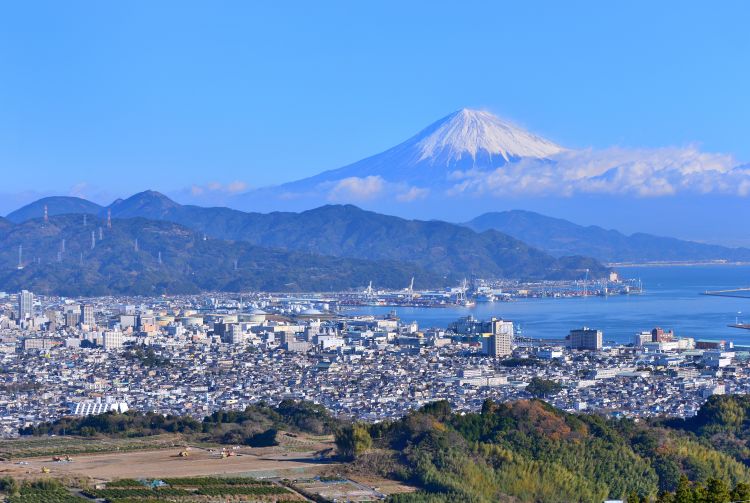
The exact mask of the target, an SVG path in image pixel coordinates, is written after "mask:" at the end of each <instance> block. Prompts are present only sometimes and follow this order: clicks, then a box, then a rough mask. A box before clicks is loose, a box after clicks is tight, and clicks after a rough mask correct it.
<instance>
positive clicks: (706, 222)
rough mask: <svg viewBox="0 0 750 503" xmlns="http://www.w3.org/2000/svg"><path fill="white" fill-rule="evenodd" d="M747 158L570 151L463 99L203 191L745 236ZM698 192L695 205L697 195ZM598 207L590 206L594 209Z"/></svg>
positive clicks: (226, 199) (694, 152)
mask: <svg viewBox="0 0 750 503" xmlns="http://www.w3.org/2000/svg"><path fill="white" fill-rule="evenodd" d="M748 196H750V164H742V163H741V162H739V161H737V160H736V159H735V158H734V157H733V156H732V155H728V154H722V153H711V152H704V151H701V150H700V149H698V148H697V147H696V146H695V145H687V146H683V147H675V146H668V147H662V148H622V147H610V148H604V149H592V148H584V149H572V148H565V147H563V146H561V145H559V144H557V143H555V142H554V141H551V140H548V139H546V138H543V137H541V136H539V135H536V134H534V133H532V132H529V131H527V130H525V129H523V128H521V127H518V126H516V125H514V124H512V123H510V122H508V121H505V120H503V119H501V118H499V117H497V116H495V115H493V114H491V113H489V112H486V111H481V110H472V109H466V108H465V109H461V110H458V111H456V112H453V113H452V114H450V115H448V116H446V117H443V118H442V119H440V120H438V121H437V122H434V123H433V124H431V125H429V126H427V127H426V128H424V129H422V130H421V131H419V132H418V133H417V134H415V135H414V136H412V137H411V138H409V139H407V140H406V141H404V142H402V143H400V144H398V145H396V146H395V147H393V148H390V149H388V150H386V151H384V152H381V153H379V154H376V155H373V156H371V157H367V158H365V159H362V160H360V161H357V162H355V163H353V164H349V165H347V166H344V167H341V168H338V169H332V170H329V171H324V172H322V173H320V174H317V175H314V176H311V177H308V178H304V179H301V180H297V181H292V182H289V183H284V184H282V185H278V186H274V187H266V188H259V189H255V190H252V191H250V192H245V193H242V194H237V195H234V196H226V195H224V196H221V195H220V196H218V197H220V198H221V199H220V200H211V201H196V202H199V204H205V203H206V202H209V203H210V204H220V205H225V206H231V207H234V208H238V209H242V210H253V211H269V210H283V211H290V210H291V211H303V210H308V209H311V208H315V207H318V206H321V205H323V204H330V203H336V204H341V203H344V204H354V205H357V206H360V207H363V208H365V209H368V210H373V211H379V212H384V213H388V214H392V215H399V216H402V217H407V218H421V219H433V218H439V219H445V220H449V221H454V222H456V221H466V220H469V219H471V218H473V217H475V216H476V215H477V214H479V213H484V212H491V211H501V210H510V209H525V210H530V211H535V212H538V213H545V214H552V215H555V216H557V217H561V218H565V219H568V220H573V221H579V222H582V223H586V224H593V225H600V226H603V227H617V228H619V229H621V230H623V231H625V232H631V233H632V232H648V233H652V234H661V235H674V236H676V237H680V238H682V239H691V240H697V241H704V242H713V243H720V244H735V245H745V246H747V245H750V241H743V240H740V241H737V236H739V235H743V234H742V233H743V232H744V233H745V234H747V233H750V224H744V223H743V224H742V226H743V227H742V229H743V230H742V231H741V232H739V229H738V228H737V227H736V226H735V227H732V226H727V225H726V222H727V219H726V218H725V216H726V215H727V214H735V213H736V212H737V211H738V209H740V210H742V211H744V209H745V208H746V204H747V197H748ZM699 200H700V201H703V203H701V204H696V201H699ZM592 209H595V210H594V211H592Z"/></svg>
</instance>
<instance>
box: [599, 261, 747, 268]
mask: <svg viewBox="0 0 750 503" xmlns="http://www.w3.org/2000/svg"><path fill="white" fill-rule="evenodd" d="M748 265H750V262H730V261H726V260H718V261H707V262H698V261H674V262H610V263H607V264H605V266H606V267H621V268H628V267H699V266H748Z"/></svg>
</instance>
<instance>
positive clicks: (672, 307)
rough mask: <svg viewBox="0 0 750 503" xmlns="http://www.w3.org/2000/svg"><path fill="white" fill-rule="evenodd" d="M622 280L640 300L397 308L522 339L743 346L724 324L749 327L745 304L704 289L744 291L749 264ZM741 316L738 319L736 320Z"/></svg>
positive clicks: (639, 270) (740, 333)
mask: <svg viewBox="0 0 750 503" xmlns="http://www.w3.org/2000/svg"><path fill="white" fill-rule="evenodd" d="M621 273H622V275H623V276H624V277H628V278H640V279H641V280H642V281H643V287H644V293H643V294H641V295H631V296H613V297H586V298H569V299H523V300H518V301H515V302H496V303H478V304H477V305H476V306H474V307H471V308H465V307H450V308H442V309H423V308H400V309H398V310H397V314H398V315H399V316H400V317H401V318H402V319H404V320H407V321H410V320H416V321H417V322H419V324H420V326H421V327H431V326H432V327H446V326H447V325H448V324H449V323H450V322H452V321H454V320H455V319H457V318H459V317H461V316H467V315H469V314H471V315H473V316H474V317H476V318H480V319H485V318H489V317H491V316H498V317H503V318H506V319H510V320H513V321H514V322H516V323H517V324H518V325H520V327H521V329H522V331H523V335H524V336H526V337H533V338H544V339H560V338H563V337H565V335H566V334H567V333H568V332H569V331H570V330H571V329H572V328H578V327H581V326H582V325H586V326H588V327H592V328H599V329H602V330H603V331H604V339H605V341H614V342H618V343H629V342H632V340H633V335H634V334H635V333H636V332H639V331H642V330H650V329H652V328H654V327H656V326H659V327H662V328H665V329H673V330H674V331H675V333H676V334H677V335H678V336H682V337H694V338H695V339H696V340H699V339H710V340H728V341H733V342H734V343H735V344H736V345H742V346H744V345H750V331H747V330H740V329H737V328H731V327H729V326H728V325H730V324H732V323H735V322H736V321H737V320H738V319H739V321H742V320H743V319H747V320H750V299H739V298H728V297H708V296H705V295H702V293H704V292H705V291H707V290H723V289H732V288H742V287H747V286H750V265H698V266H692V267H687V266H674V265H672V266H649V267H635V266H634V267H629V268H626V269H624V270H623V271H621ZM388 311H390V308H384V307H366V308H358V309H357V310H356V311H355V312H357V313H362V314H385V313H387V312H388ZM743 317H746V318H743Z"/></svg>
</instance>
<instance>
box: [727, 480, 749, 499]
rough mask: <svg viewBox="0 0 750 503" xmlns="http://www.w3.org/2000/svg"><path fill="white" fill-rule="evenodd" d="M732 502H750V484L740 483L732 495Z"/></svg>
mask: <svg viewBox="0 0 750 503" xmlns="http://www.w3.org/2000/svg"><path fill="white" fill-rule="evenodd" d="M730 497H731V499H732V501H750V484H747V483H745V482H740V483H738V484H737V485H736V486H734V489H732V492H731V494H730Z"/></svg>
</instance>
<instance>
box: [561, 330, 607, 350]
mask: <svg viewBox="0 0 750 503" xmlns="http://www.w3.org/2000/svg"><path fill="white" fill-rule="evenodd" d="M602 337H603V334H602V331H601V330H596V329H593V328H588V327H583V328H579V329H576V330H571V331H570V334H569V335H568V346H570V349H583V350H589V351H599V350H600V349H602Z"/></svg>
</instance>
